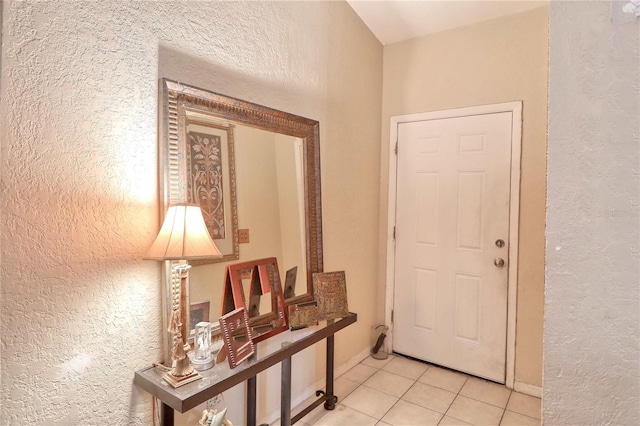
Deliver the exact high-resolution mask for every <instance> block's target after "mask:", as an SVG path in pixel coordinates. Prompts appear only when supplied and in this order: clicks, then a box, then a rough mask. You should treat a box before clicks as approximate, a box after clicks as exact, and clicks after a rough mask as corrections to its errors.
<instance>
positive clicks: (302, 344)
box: [133, 313, 358, 426]
mask: <svg viewBox="0 0 640 426" xmlns="http://www.w3.org/2000/svg"><path fill="white" fill-rule="evenodd" d="M357 318H358V316H357V315H356V314H355V313H349V315H348V316H346V317H344V318H341V319H339V320H337V321H335V322H334V321H326V324H324V325H321V326H318V327H317V328H316V327H314V328H316V329H315V330H314V331H313V332H312V333H311V334H309V335H308V336H305V337H303V338H302V339H300V340H298V341H294V342H290V343H289V342H287V343H285V344H283V347H282V348H280V349H277V350H272V351H271V352H268V351H267V353H264V354H261V355H260V356H255V355H254V356H253V357H251V358H250V359H249V360H248V361H245V362H243V363H242V364H240V365H239V366H238V367H236V368H234V369H230V368H229V365H228V364H227V363H226V362H224V363H220V364H218V365H216V366H214V367H213V368H211V369H209V370H206V371H202V372H200V374H201V375H202V379H200V380H196V381H195V382H192V383H189V384H186V385H184V386H181V387H179V388H173V387H171V386H170V385H169V384H168V383H167V382H165V381H163V380H162V374H163V373H164V371H161V370H160V369H158V368H157V367H149V368H146V369H143V370H140V371H136V373H135V377H134V379H133V382H134V383H135V384H136V385H138V386H140V387H141V388H143V389H144V390H146V391H147V392H149V393H150V394H152V395H153V396H155V397H157V398H158V399H159V400H160V401H162V419H163V420H162V421H163V425H164V426H173V417H174V410H176V411H179V412H180V413H184V412H185V411H188V410H190V409H192V408H194V407H196V406H198V405H200V404H202V403H203V402H205V401H207V400H209V399H211V398H213V397H214V396H216V395H218V394H220V393H222V392H224V391H225V390H227V389H229V388H231V387H233V386H235V385H237V384H239V383H242V382H244V381H246V382H247V419H246V421H247V424H248V425H249V426H255V425H256V415H257V410H256V375H257V374H258V373H260V372H261V371H264V370H266V369H267V368H269V367H271V366H273V365H275V364H277V363H279V362H282V382H281V400H280V405H281V406H280V424H281V425H283V426H289V425H291V424H293V423H296V422H297V421H298V420H300V419H302V418H303V417H304V416H306V415H307V414H308V413H309V412H311V410H313V409H314V408H316V407H317V406H318V405H320V404H322V403H324V407H325V408H326V409H327V410H333V409H334V408H335V405H336V402H337V401H338V398H337V397H336V396H335V395H334V394H333V368H334V365H333V354H334V334H335V333H336V332H337V331H339V330H342V329H343V328H345V327H347V326H349V325H351V324H353V323H354V322H356V321H357ZM324 339H326V340H327V365H326V369H327V370H326V390H325V391H321V390H319V391H316V396H318V399H317V400H315V401H314V402H312V403H311V404H309V405H308V406H307V407H306V408H304V409H303V410H302V411H301V412H300V413H298V414H297V415H296V416H294V417H293V418H292V417H291V357H292V356H293V355H295V354H296V353H298V352H300V351H301V350H303V349H305V348H308V347H309V346H311V345H313V344H315V343H318V342H319V341H321V340H324ZM262 343H263V342H261V343H258V346H259V345H261V344H262ZM257 352H259V351H257Z"/></svg>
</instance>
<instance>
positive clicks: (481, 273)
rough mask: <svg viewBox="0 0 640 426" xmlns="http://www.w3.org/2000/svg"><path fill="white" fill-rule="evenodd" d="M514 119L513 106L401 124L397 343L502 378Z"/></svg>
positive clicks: (434, 358) (414, 352)
mask: <svg viewBox="0 0 640 426" xmlns="http://www.w3.org/2000/svg"><path fill="white" fill-rule="evenodd" d="M511 125H512V113H511V112H503V113H495V114H484V115H474V116H467V117H456V118H446V119H439V120H427V121H417V122H410V123H400V124H399V125H398V164H397V201H396V203H397V204H396V254H395V259H396V265H395V286H394V323H393V326H394V327H393V349H394V351H395V352H398V353H401V354H405V355H409V356H412V357H415V358H419V359H423V360H425V361H429V362H433V363H435V364H439V365H443V366H446V367H449V368H453V369H455V370H459V371H464V372H466V373H470V374H473V375H476V376H480V377H485V378H487V379H490V380H494V381H497V382H501V383H504V382H505V365H506V333H507V278H508V277H507V271H508V267H507V266H508V261H509V259H508V252H509V247H508V241H509V201H510V200H509V196H510V195H509V194H510V166H511V136H512V129H511ZM498 240H502V241H503V242H504V243H502V244H501V243H500V242H499V241H498ZM500 259H502V260H503V262H504V264H502V265H501V262H500ZM496 264H497V265H496Z"/></svg>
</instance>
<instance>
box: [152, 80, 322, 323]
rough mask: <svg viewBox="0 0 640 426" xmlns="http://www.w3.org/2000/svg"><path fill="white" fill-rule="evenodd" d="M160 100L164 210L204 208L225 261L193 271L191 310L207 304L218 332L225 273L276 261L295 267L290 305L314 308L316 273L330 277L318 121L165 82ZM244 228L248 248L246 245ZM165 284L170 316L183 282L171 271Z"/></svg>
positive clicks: (290, 283)
mask: <svg viewBox="0 0 640 426" xmlns="http://www.w3.org/2000/svg"><path fill="white" fill-rule="evenodd" d="M160 91H161V102H162V106H161V120H162V124H161V126H160V150H159V151H160V165H161V185H160V190H161V200H162V209H161V211H162V212H163V213H164V212H165V211H166V209H167V208H168V207H169V206H170V205H173V204H176V203H179V202H185V201H190V200H191V199H189V198H186V199H185V197H192V199H194V201H195V199H197V201H196V202H198V203H200V204H201V205H203V204H204V205H203V207H204V208H203V211H204V210H206V211H207V212H208V213H209V214H210V216H211V217H213V221H214V226H213V227H210V228H209V229H210V232H211V233H212V238H214V241H215V242H216V244H217V245H218V246H219V248H220V249H221V251H223V254H225V256H224V257H223V258H222V259H221V260H219V262H221V263H214V264H202V263H201V262H193V264H194V265H195V266H194V267H193V268H191V271H190V278H189V279H190V286H189V295H187V306H188V305H189V303H206V302H209V303H210V306H211V315H210V321H211V322H214V323H215V322H216V320H217V317H218V316H219V314H220V312H221V309H220V308H221V307H222V300H221V298H222V292H223V287H222V284H223V279H224V271H225V269H226V266H227V264H228V263H229V262H230V261H233V260H236V259H237V260H239V261H241V262H242V261H243V260H249V259H256V258H266V257H271V256H274V257H277V259H278V264H279V265H280V267H281V268H283V271H288V270H291V269H293V268H297V274H292V280H291V281H287V296H288V297H287V298H286V299H285V305H289V304H293V303H301V302H305V301H311V300H313V295H312V294H313V285H312V279H311V277H312V274H313V273H316V272H322V271H323V260H322V208H321V195H320V147H319V124H318V122H317V121H315V120H311V119H308V118H304V117H300V116H297V115H293V114H289V113H286V112H282V111H278V110H275V109H272V108H268V107H265V106H261V105H257V104H254V103H251V102H247V101H242V100H238V99H234V98H231V97H227V96H224V95H220V94H217V93H213V92H209V91H206V90H203V89H199V88H197V87H193V86H188V85H185V84H181V83H178V82H175V81H171V80H167V79H161V80H160ZM187 148H190V149H191V150H192V152H191V153H190V152H189V151H188V150H187ZM189 155H190V156H191V158H190V159H189V158H186V157H188V156H189ZM191 172H192V173H191ZM190 173H191V175H190ZM190 182H191V183H190ZM220 194H221V195H222V197H219V195H220ZM221 209H222V210H221ZM222 211H223V213H222ZM205 214H207V213H205ZM216 214H217V216H216ZM220 219H222V222H220ZM216 221H217V222H216ZM238 229H244V230H246V231H247V234H248V235H249V243H248V244H239V243H238ZM216 232H217V235H214V233H216ZM216 237H218V238H216ZM220 237H224V238H226V239H227V241H228V242H227V243H226V245H225V243H224V242H221V238H220ZM165 277H166V278H165V283H166V291H167V293H166V294H167V298H166V300H167V303H166V305H167V306H166V312H171V310H172V309H174V308H175V307H177V303H178V300H179V298H178V295H177V293H178V291H179V279H178V278H177V277H174V276H172V275H171V269H170V268H167V269H166V272H165ZM189 299H190V300H189ZM183 319H184V318H183Z"/></svg>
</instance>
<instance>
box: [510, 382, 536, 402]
mask: <svg viewBox="0 0 640 426" xmlns="http://www.w3.org/2000/svg"><path fill="white" fill-rule="evenodd" d="M513 390H514V391H516V392H520V393H524V394H526V395H530V396H535V397H536V398H542V388H541V387H540V386H536V385H531V384H529V383H523V382H519V381H517V380H516V381H515V382H514V383H513Z"/></svg>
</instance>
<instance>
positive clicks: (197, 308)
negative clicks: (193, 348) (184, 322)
mask: <svg viewBox="0 0 640 426" xmlns="http://www.w3.org/2000/svg"><path fill="white" fill-rule="evenodd" d="M210 304H211V303H210V302H209V301H208V300H206V301H204V302H199V303H191V304H190V305H189V318H190V319H189V321H190V328H189V329H190V330H193V329H194V328H195V327H196V324H197V323H199V322H203V321H204V322H209V306H210Z"/></svg>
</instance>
